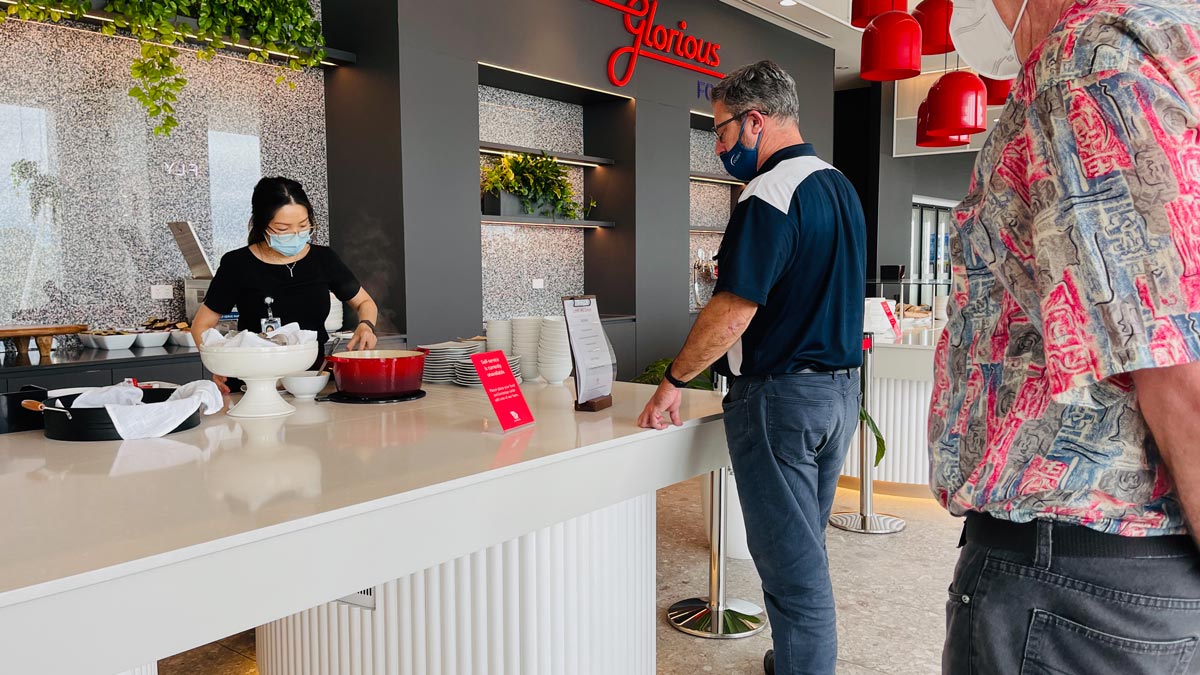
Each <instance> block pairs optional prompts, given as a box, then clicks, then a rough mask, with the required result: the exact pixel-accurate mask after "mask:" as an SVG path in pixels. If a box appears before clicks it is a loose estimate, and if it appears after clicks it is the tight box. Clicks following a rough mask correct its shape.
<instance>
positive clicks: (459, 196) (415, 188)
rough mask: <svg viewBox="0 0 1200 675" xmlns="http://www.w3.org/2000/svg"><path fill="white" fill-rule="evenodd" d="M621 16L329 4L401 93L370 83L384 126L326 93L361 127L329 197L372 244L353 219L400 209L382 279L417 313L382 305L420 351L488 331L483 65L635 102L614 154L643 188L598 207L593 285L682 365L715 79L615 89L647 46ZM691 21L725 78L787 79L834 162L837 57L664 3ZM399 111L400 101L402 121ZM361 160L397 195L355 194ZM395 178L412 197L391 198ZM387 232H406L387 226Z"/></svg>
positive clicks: (726, 16)
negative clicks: (637, 46)
mask: <svg viewBox="0 0 1200 675" xmlns="http://www.w3.org/2000/svg"><path fill="white" fill-rule="evenodd" d="M377 12H378V18H376V16H377V15H376V13H377ZM622 16H623V15H622V14H621V13H620V12H618V11H616V10H613V9H610V8H607V7H605V6H602V5H599V4H597V3H595V2H592V1H591V0H554V1H553V2H548V1H546V0H506V1H505V2H472V3H463V2H441V3H431V2H428V0H398V2H396V3H395V4H394V5H393V6H392V7H389V8H386V9H383V10H381V8H380V5H379V3H378V2H377V0H339V1H338V2H336V3H329V6H328V7H326V8H325V17H326V23H327V26H328V27H329V28H330V29H333V30H330V44H335V45H336V46H338V47H339V48H344V49H348V50H351V51H354V52H356V53H357V54H358V57H359V64H358V65H356V66H353V67H351V68H349V69H347V70H353V69H360V68H362V69H367V70H368V71H370V72H377V71H378V72H383V73H388V74H390V81H388V78H387V77H384V78H382V80H381V81H380V82H372V83H371V86H373V87H375V86H380V87H384V88H386V89H389V90H390V92H389V93H388V94H387V95H383V94H379V95H378V97H379V98H381V99H384V100H385V102H386V103H387V105H384V106H382V107H380V108H379V109H378V114H379V116H378V119H376V120H372V119H371V118H372V116H373V115H374V114H375V112H376V108H375V107H374V106H372V107H371V108H369V109H367V110H360V111H358V112H356V113H354V114H351V113H348V112H346V111H342V110H340V108H343V107H346V106H354V105H356V104H357V102H356V101H355V98H356V97H355V95H353V94H352V93H350V92H346V91H345V89H344V88H343V89H341V90H339V91H338V94H340V95H335V93H333V92H331V94H330V96H329V97H328V102H327V105H328V106H329V107H330V109H331V112H330V113H329V119H330V124H331V126H334V125H346V124H354V125H357V126H358V127H359V128H358V129H356V130H354V131H345V130H340V129H339V130H334V129H331V134H330V163H331V166H330V175H331V179H330V192H331V203H333V204H337V206H331V212H332V214H333V215H334V216H335V217H339V216H341V215H342V213H341V212H340V211H339V208H341V209H346V210H347V213H348V215H347V217H346V218H345V219H344V220H345V221H346V222H342V219H339V228H340V231H341V233H342V234H341V237H342V238H343V240H346V239H351V238H358V237H364V238H368V237H370V236H372V234H373V233H372V232H369V230H371V228H373V227H375V225H374V224H373V222H372V220H371V219H369V218H367V217H364V216H362V215H359V216H358V217H353V214H354V211H355V210H358V211H360V212H365V213H376V212H379V211H381V210H385V209H388V208H390V209H391V210H392V211H395V210H396V207H397V205H398V204H402V206H401V207H400V209H399V210H400V212H401V213H402V216H403V239H404V242H403V244H402V245H399V246H397V245H390V246H387V247H384V248H385V250H387V252H388V256H389V257H390V258H391V259H392V260H393V261H394V263H393V265H392V266H391V267H389V268H388V269H386V270H383V271H381V272H380V274H381V275H382V276H383V277H384V278H385V279H384V280H385V281H386V286H387V288H389V290H390V292H391V293H394V292H395V291H396V290H397V289H400V290H402V291H403V292H404V293H406V294H407V302H406V303H405V302H404V301H403V300H402V299H401V298H399V297H391V296H389V297H383V298H381V301H382V304H385V305H388V306H389V307H402V308H403V309H402V310H401V312H400V313H401V315H402V316H403V324H401V325H402V327H403V328H405V329H406V330H407V333H408V334H409V336H410V342H412V343H414V344H416V343H421V342H425V341H428V340H434V339H445V338H448V337H454V336H468V335H474V334H475V333H477V332H478V331H479V328H480V320H481V315H482V302H481V293H482V289H481V287H482V279H481V254H480V235H479V230H478V227H479V226H478V215H479V213H478V210H479V207H478V183H477V175H478V133H479V128H478V113H477V97H476V85H477V84H478V71H477V67H476V64H477V63H480V62H482V63H489V64H494V65H497V66H502V67H505V68H510V69H515V70H519V71H524V72H528V73H532V74H536V75H538V76H541V77H547V78H554V79H559V80H564V81H568V82H573V83H576V84H580V85H584V86H589V87H594V88H597V89H602V90H606V91H612V92H615V93H619V94H622V95H624V96H630V97H633V98H634V99H636V102H635V103H634V104H633V106H634V107H633V112H631V113H627V116H629V117H631V118H632V120H633V125H632V126H631V127H626V128H617V129H615V130H613V133H615V134H626V135H627V136H628V138H631V139H633V145H632V147H631V148H625V149H624V151H622V149H621V147H620V143H617V142H616V141H615V140H613V139H609V140H610V142H609V147H610V148H613V149H614V150H615V151H616V152H624V153H625V155H626V156H625V157H620V158H619V157H613V158H614V159H618V161H623V162H632V164H633V167H634V172H633V175H632V176H631V175H630V174H628V173H627V170H628V167H627V166H622V167H619V168H617V170H616V171H614V174H615V175H616V178H615V179H613V180H615V183H614V185H615V186H618V187H620V186H621V185H622V184H621V182H620V181H621V180H622V178H621V176H622V175H623V176H624V180H625V181H627V182H626V183H625V184H624V186H623V189H622V191H621V193H620V198H621V199H622V200H629V201H631V203H629V204H626V203H617V204H613V203H611V201H610V202H609V203H607V204H606V203H605V200H603V199H600V195H599V194H598V195H597V200H598V201H599V202H600V203H601V207H600V209H598V210H597V212H595V213H593V217H595V218H605V217H608V218H612V219H614V220H615V221H616V222H617V229H616V231H614V232H593V233H589V234H588V236H587V246H586V257H587V277H586V283H587V287H588V290H589V292H593V291H594V292H596V293H597V295H598V296H599V297H600V302H601V310H602V311H604V312H614V313H615V312H620V313H635V314H637V316H638V321H637V329H638V330H637V332H638V355H637V359H638V364H639V367H641V366H642V365H644V364H645V363H648V362H649V361H651V360H654V359H657V358H661V357H664V356H671V355H673V354H674V353H675V351H677V350H678V348H679V347H680V346H681V345H682V342H683V338H684V336H685V335H686V333H687V330H688V328H689V326H690V320H689V316H688V311H687V297H688V296H687V289H686V284H685V282H684V277H683V274H682V270H685V269H686V267H685V266H686V265H687V252H688V242H687V239H688V187H687V186H688V182H687V172H688V155H689V143H688V128H689V120H688V111H689V109H696V110H708V107H709V104H708V103H707V102H706V101H705V100H703V99H698V98H697V89H698V88H697V80H705V81H706V82H709V83H715V81H716V80H715V79H714V78H709V77H704V76H701V75H699V74H696V73H693V72H690V71H686V70H683V69H680V68H677V67H674V66H671V65H667V64H663V63H659V62H656V61H653V60H651V59H647V58H644V57H643V58H642V59H641V60H640V61H639V62H638V64H637V68H636V71H635V74H634V76H633V79H632V81H631V82H630V84H629V85H628V86H627V87H624V88H622V89H618V88H616V87H613V86H612V85H611V84H610V83H609V82H608V79H607V75H606V63H607V61H608V57H609V55H610V54H611V53H612V52H613V50H614V49H616V48H617V47H620V46H624V45H629V44H631V43H632V40H633V37H632V36H631V35H630V34H629V33H628V32H626V31H625V29H624V27H623V22H622ZM680 20H686V21H687V23H688V31H687V32H688V34H690V35H695V36H697V37H699V38H703V39H705V40H710V41H716V42H719V43H720V44H721V45H722V48H721V51H720V55H721V59H722V61H721V65H720V66H719V69H720V70H722V71H728V70H730V69H732V68H734V67H736V66H738V65H741V64H744V63H749V62H752V61H755V60H758V59H762V58H772V59H775V60H776V61H778V62H779V63H780V64H781V65H782V66H783V67H784V68H786V69H788V70H789V71H790V72H791V73H792V74H793V76H794V77H795V78H796V80H797V85H798V88H799V90H800V91H801V92H802V93H803V95H802V96H801V111H800V120H801V124H802V127H803V131H804V134H805V137H806V140H809V141H810V142H812V143H813V144H814V145H815V146H816V148H817V150H818V152H820V153H823V154H824V155H825V156H827V157H831V156H832V144H833V52H832V51H831V50H830V49H828V48H826V47H823V46H821V45H818V44H816V43H813V42H809V41H808V40H805V39H804V38H802V37H799V36H798V35H796V34H794V33H791V32H789V31H786V30H784V29H782V28H779V27H776V26H773V25H771V24H768V23H766V22H763V21H761V20H759V19H756V18H754V17H752V16H750V15H748V14H746V13H744V12H742V11H740V10H737V9H734V8H732V7H729V6H727V5H725V4H723V3H721V2H719V0H663V1H662V3H661V4H660V5H659V10H658V16H657V17H656V21H655V23H656V24H659V25H664V26H669V27H675V26H676V24H677V22H678V21H680ZM346 26H350V27H351V28H346ZM356 29H357V30H356ZM335 35H336V36H337V40H334V36H335ZM370 43H377V44H375V45H372V44H370ZM380 45H382V46H380ZM345 80H346V81H349V78H345ZM338 84H342V82H338ZM392 99H395V100H398V105H399V110H398V111H397V110H395V108H394V106H393V105H392ZM585 114H588V115H591V113H585ZM401 121H402V122H403V126H402V127H401V128H400V132H399V136H400V139H401V142H400V147H399V148H398V151H397V149H394V148H393V147H392V145H391V143H390V140H389V143H387V144H385V145H384V146H382V147H383V148H384V152H382V153H381V152H380V151H379V149H375V148H371V147H370V146H369V144H367V143H364V142H362V141H361V138H362V137H369V135H370V133H371V132H373V131H375V130H376V128H377V127H381V126H382V127H389V129H388V132H387V133H388V134H394V133H395V125H398V124H400V122H401ZM585 126H586V125H585ZM591 133H592V132H590V131H587V130H586V129H585V134H591ZM347 136H350V137H352V138H354V139H357V141H358V142H356V143H355V144H354V150H347V149H345V148H336V149H335V148H334V147H333V146H334V144H335V142H337V143H340V142H341V141H342V139H344V138H345V137H347ZM585 143H588V148H587V151H588V152H594V153H596V154H602V153H600V152H599V151H598V150H596V149H593V147H592V144H591V143H590V142H589V140H588V138H587V137H585ZM357 153H370V154H372V155H374V156H373V157H372V158H371V159H370V160H369V161H368V163H369V164H370V166H371V169H372V172H374V173H383V174H386V179H384V181H383V182H382V183H381V185H386V190H385V191H383V192H382V193H372V191H371V190H368V189H363V188H355V187H354V185H355V184H356V182H357V181H364V180H371V177H370V176H367V175H364V172H363V171H362V169H361V164H360V161H359V160H360V159H361V158H360V157H355V156H354V155H355V154H357ZM614 154H616V153H614ZM605 156H612V155H605ZM609 170H610V169H608V168H605V171H609ZM623 171H625V172H626V173H622V172H623ZM334 174H339V176H340V177H341V180H339V181H337V182H336V185H338V186H339V188H338V189H339V190H341V191H342V192H343V193H344V195H342V196H340V197H339V198H335V197H334V196H333V195H334V193H335V187H334V186H335V181H334V179H333V176H334ZM594 175H595V174H593V176H594ZM397 181H398V182H399V186H400V188H401V190H398V191H396V192H394V193H393V192H392V191H393V190H395V189H396V186H397ZM630 181H631V182H632V184H633V192H632V194H629V193H628V191H627V188H628V187H629V183H628V182H630ZM592 187H593V185H591V184H589V186H588V190H589V191H591V190H592ZM400 194H403V200H402V202H401V201H399V195H400ZM606 211H607V212H608V215H605V212H606ZM388 236H389V237H390V236H395V232H394V231H393V230H390V229H389V230H388ZM344 250H345V249H344ZM397 252H399V253H400V255H397ZM365 255H371V254H370V253H369V252H367V253H365ZM372 259H373V260H378V256H377V257H375V258H372ZM600 266H606V267H607V269H605V270H604V271H601V270H600ZM360 267H361V265H360ZM606 296H607V297H608V298H609V299H608V300H607V301H606ZM643 336H644V337H643Z"/></svg>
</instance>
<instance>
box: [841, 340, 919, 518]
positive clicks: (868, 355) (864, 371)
mask: <svg viewBox="0 0 1200 675" xmlns="http://www.w3.org/2000/svg"><path fill="white" fill-rule="evenodd" d="M873 335H874V334H873V333H863V364H862V368H861V369H859V373H860V376H861V377H860V385H859V386H860V387H861V388H862V407H863V409H864V410H870V409H871V407H870V401H871V365H872V359H873V358H874V337H873ZM870 435H871V432H870V431H869V430H868V429H867V423H866V421H865V420H862V419H860V420H859V422H858V480H859V485H858V513H852V512H844V513H835V514H833V515H832V516H830V517H829V524H830V525H833V526H834V527H836V528H838V529H839V530H846V531H847V532H858V533H859V534H895V533H897V532H900V531H901V530H903V529H904V527H905V525H906V523H905V522H904V521H903V520H902V519H900V518H897V517H896V516H891V515H888V514H886V513H875V502H874V488H875V484H874V474H875V457H874V453H873V452H871V447H872V444H871V443H870V440H871V438H870Z"/></svg>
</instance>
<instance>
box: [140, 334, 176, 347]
mask: <svg viewBox="0 0 1200 675" xmlns="http://www.w3.org/2000/svg"><path fill="white" fill-rule="evenodd" d="M134 338H136V339H135V340H134V341H133V343H134V344H135V345H137V346H138V347H161V346H163V345H165V344H167V340H169V339H171V334H170V333H163V332H157V333H138V334H137V335H135V336H134Z"/></svg>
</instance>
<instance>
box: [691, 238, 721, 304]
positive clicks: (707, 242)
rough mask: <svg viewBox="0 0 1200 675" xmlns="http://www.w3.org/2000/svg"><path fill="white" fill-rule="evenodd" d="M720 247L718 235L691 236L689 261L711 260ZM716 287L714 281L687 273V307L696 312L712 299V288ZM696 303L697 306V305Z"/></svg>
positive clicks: (706, 276)
mask: <svg viewBox="0 0 1200 675" xmlns="http://www.w3.org/2000/svg"><path fill="white" fill-rule="evenodd" d="M720 246H721V235H720V234H715V233H714V234H708V233H705V234H692V237H691V255H690V256H689V260H691V261H693V262H694V261H696V260H701V259H703V260H712V257H713V256H714V255H716V253H717V249H718V248H720ZM715 285H716V280H714V279H713V278H711V277H710V276H708V275H707V274H704V273H701V274H699V275H697V276H693V275H692V272H691V270H690V269H689V271H688V296H689V299H688V307H689V308H690V309H692V310H697V309H700V308H701V307H703V306H704V305H706V304H708V301H709V300H711V299H712V293H713V286H715ZM697 303H698V304H697Z"/></svg>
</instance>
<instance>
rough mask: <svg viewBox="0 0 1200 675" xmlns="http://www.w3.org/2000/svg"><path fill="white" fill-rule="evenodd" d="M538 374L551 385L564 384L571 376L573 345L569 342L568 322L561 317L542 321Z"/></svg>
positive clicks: (549, 317) (546, 318) (548, 317)
mask: <svg viewBox="0 0 1200 675" xmlns="http://www.w3.org/2000/svg"><path fill="white" fill-rule="evenodd" d="M538 373H540V374H541V376H542V377H544V378H546V381H547V382H549V383H550V384H562V382H563V380H565V379H567V376H568V375H570V374H571V345H570V344H569V343H568V341H567V322H566V320H564V319H563V317H561V316H547V317H545V318H543V319H542V335H541V339H540V341H539V343H538Z"/></svg>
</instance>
